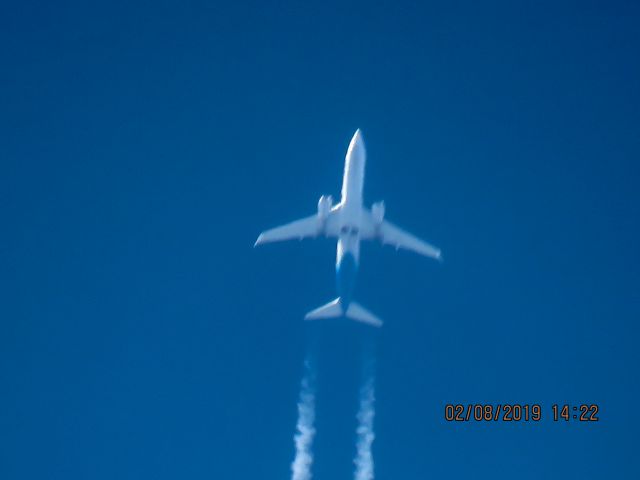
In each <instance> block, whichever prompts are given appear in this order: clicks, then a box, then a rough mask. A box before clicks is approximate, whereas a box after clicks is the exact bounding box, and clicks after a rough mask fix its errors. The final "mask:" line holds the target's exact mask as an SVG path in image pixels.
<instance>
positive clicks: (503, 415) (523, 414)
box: [444, 403, 600, 422]
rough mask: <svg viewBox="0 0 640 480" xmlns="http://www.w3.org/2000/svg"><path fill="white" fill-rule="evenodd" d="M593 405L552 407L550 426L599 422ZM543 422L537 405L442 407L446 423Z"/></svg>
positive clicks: (510, 404) (460, 405)
mask: <svg viewBox="0 0 640 480" xmlns="http://www.w3.org/2000/svg"><path fill="white" fill-rule="evenodd" d="M599 411H600V407H599V406H598V405H596V404H586V403H585V404H579V405H570V404H564V405H559V404H553V405H552V407H551V414H552V415H551V418H552V420H553V421H554V422H559V421H566V422H568V421H571V420H574V421H579V422H597V421H599V420H600V418H599V417H598V412H599ZM542 418H543V407H542V406H541V405H540V404H538V403H533V404H520V403H505V404H503V403H497V404H482V403H476V404H474V403H467V404H462V403H457V404H453V403H447V404H446V405H445V406H444V419H445V420H446V421H447V422H471V421H474V422H539V421H540V420H542Z"/></svg>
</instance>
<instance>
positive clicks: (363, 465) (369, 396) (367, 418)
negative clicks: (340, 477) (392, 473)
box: [353, 359, 375, 480]
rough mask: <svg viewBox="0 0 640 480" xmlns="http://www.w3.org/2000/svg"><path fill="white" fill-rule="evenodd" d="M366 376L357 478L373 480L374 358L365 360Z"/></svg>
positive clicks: (356, 461)
mask: <svg viewBox="0 0 640 480" xmlns="http://www.w3.org/2000/svg"><path fill="white" fill-rule="evenodd" d="M365 362H366V364H365V367H364V368H365V377H364V383H363V384H362V388H361V389H360V409H359V410H358V415H357V417H356V418H357V419H358V429H357V430H356V434H357V440H356V449H357V450H356V458H355V459H354V460H353V462H354V463H355V464H356V471H355V480H373V455H372V454H371V444H372V443H373V440H374V438H375V434H374V433H373V418H374V416H375V408H374V403H375V375H374V364H373V360H369V359H367V360H365Z"/></svg>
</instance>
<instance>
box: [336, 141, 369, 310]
mask: <svg viewBox="0 0 640 480" xmlns="http://www.w3.org/2000/svg"><path fill="white" fill-rule="evenodd" d="M365 163H366V151H365V147H364V141H363V140H362V135H361V134H360V130H358V131H357V132H356V134H355V135H354V136H353V138H352V139H351V143H350V144H349V148H348V150H347V155H346V157H345V162H344V176H343V179H342V198H341V200H340V222H339V223H340V233H339V236H338V243H337V252H336V284H337V290H338V296H339V298H340V305H341V307H342V310H343V311H346V310H347V308H348V307H349V303H350V302H351V297H352V294H353V288H354V286H355V279H356V274H357V272H358V263H359V261H360V226H361V216H362V190H363V187H364V167H365Z"/></svg>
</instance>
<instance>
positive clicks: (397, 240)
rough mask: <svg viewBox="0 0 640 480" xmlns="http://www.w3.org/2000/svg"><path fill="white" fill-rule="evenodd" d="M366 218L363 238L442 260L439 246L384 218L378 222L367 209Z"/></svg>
mask: <svg viewBox="0 0 640 480" xmlns="http://www.w3.org/2000/svg"><path fill="white" fill-rule="evenodd" d="M364 218H366V225H365V226H366V227H367V228H365V229H364V231H363V238H371V239H375V238H377V239H379V240H380V241H381V242H382V244H383V245H384V244H388V245H393V246H394V247H396V250H398V249H400V248H403V249H405V250H413V251H414V252H416V253H419V254H420V255H424V256H425V257H431V258H435V259H436V260H440V261H442V252H441V251H440V249H439V248H437V247H434V246H433V245H431V244H429V243H427V242H425V241H423V240H420V239H419V238H418V237H415V236H413V235H411V234H410V233H408V232H405V231H404V230H402V229H401V228H400V227H398V226H396V225H394V224H393V223H391V222H389V221H387V220H383V221H382V222H381V223H379V224H376V223H375V222H374V220H373V218H372V216H371V212H368V211H367V214H366V215H365V216H364Z"/></svg>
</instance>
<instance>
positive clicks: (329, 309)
mask: <svg viewBox="0 0 640 480" xmlns="http://www.w3.org/2000/svg"><path fill="white" fill-rule="evenodd" d="M343 315H344V316H345V317H347V318H348V319H350V320H355V321H356V322H361V323H366V324H367V325H371V326H373V327H381V326H382V320H380V319H379V318H378V317H376V316H375V315H374V314H373V313H371V312H369V311H368V310H366V309H365V308H364V307H363V306H361V305H359V304H357V303H355V302H351V303H349V308H347V311H346V313H345V312H344V311H343V310H342V304H341V303H340V298H336V299H335V300H332V301H330V302H329V303H327V304H326V305H323V306H321V307H318V308H316V309H315V310H312V311H310V312H309V313H307V314H306V315H305V317H304V319H305V320H320V319H323V318H338V317H342V316H343Z"/></svg>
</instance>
